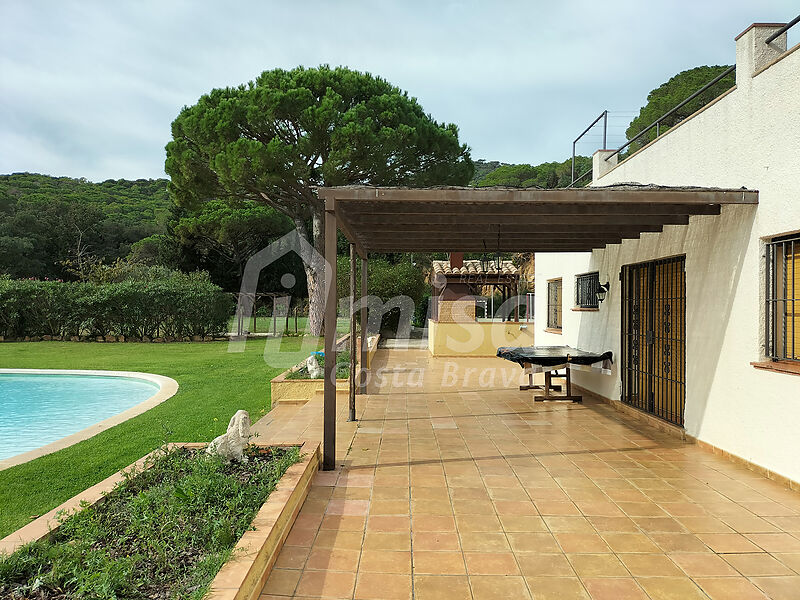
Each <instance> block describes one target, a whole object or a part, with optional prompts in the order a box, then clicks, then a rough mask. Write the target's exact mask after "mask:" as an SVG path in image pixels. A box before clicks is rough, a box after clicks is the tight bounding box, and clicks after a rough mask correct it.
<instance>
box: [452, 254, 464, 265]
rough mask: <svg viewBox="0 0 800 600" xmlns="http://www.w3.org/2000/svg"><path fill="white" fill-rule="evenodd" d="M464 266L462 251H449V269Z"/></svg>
mask: <svg viewBox="0 0 800 600" xmlns="http://www.w3.org/2000/svg"><path fill="white" fill-rule="evenodd" d="M463 266H464V253H463V252H451V253H450V268H451V269H460V268H461V267H463Z"/></svg>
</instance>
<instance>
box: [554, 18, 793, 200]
mask: <svg viewBox="0 0 800 600" xmlns="http://www.w3.org/2000/svg"><path fill="white" fill-rule="evenodd" d="M798 23H800V15H798V16H796V17H795V18H794V19H792V20H791V21H789V22H788V23H787V24H786V25H784V26H783V27H781V28H780V29H778V30H777V31H776V32H775V33H773V34H772V35H771V36H769V37H768V38H767V39H766V40H764V43H766V44H771V43H772V42H773V41H775V40H776V39H777V38H778V37H780V36H781V35H783V34H784V33H786V32H787V31H788V30H789V29H791V28H792V27H794V26H795V25H797V24H798ZM734 71H736V66H735V65H734V66H731V67H728V68H727V69H725V71H723V72H722V73H720V74H719V75H717V76H716V77H715V78H714V79H712V80H711V81H709V82H708V83H707V84H705V85H704V86H703V87H701V88H700V89H699V90H697V91H696V92H694V93H693V94H692V95H691V96H689V97H688V98H686V99H685V100H683V102H681V103H680V104H678V105H677V106H674V107H673V108H671V109H670V110H668V111H667V112H665V113H664V114H663V115H661V116H660V117H659V118H658V119H656V120H655V121H653V122H652V123H650V125H648V126H647V127H645V128H644V129H643V130H642V131H640V132H639V133H638V134H636V135H635V136H634V137H633V138H631V139H630V140H628V141H627V142H625V143H624V144H622V145H621V146H620V147H619V148H617V149H616V150H614V152H612V153H611V154H609V155H608V156H606V157H605V159H604V160H610V159H611V157H612V156H616V155H618V154H619V153H620V152H622V151H623V150H625V148H627V147H628V146H630V145H631V144H633V143H634V142H636V141H637V140H639V139H640V138H641V137H642V136H644V135H646V134H647V133H648V132H650V131H652V129H653V128H655V130H656V137H658V136H659V135H661V124H662V123H663V122H664V120H665V119H667V118H669V117H671V116H672V115H673V114H675V112H676V111H678V110H679V109H681V108H683V107H684V106H686V105H687V104H688V103H689V102H691V101H692V100H694V99H695V98H697V97H698V96H700V94H702V93H703V92H705V91H706V90H708V89H709V88H711V87H713V86H714V85H715V84H717V83H719V82H720V81H721V80H722V79H724V78H725V77H727V76H728V75H730V74H731V73H733V72H734ZM600 119H603V149H605V147H606V139H607V137H606V136H607V131H608V110H604V111H603V112H602V113H600V115H599V116H598V117H597V118H596V119H595V120H594V121H592V123H591V124H590V125H589V126H588V127H587V128H586V129H584V130H583V131H582V132H581V134H580V135H579V136H578V137H576V138H575V140H573V142H572V181H571V182H570V184H569V185H568V186H567V188H571V187H573V186H574V185H575V184H576V183H578V182H579V181H581V180H582V179H583V178H584V177H586V176H587V175H589V174H591V172H592V169H591V168H589V169H588V170H587V171H585V172H584V173H581V174H580V175H578V177H575V145H576V144H577V143H578V141H579V140H580V139H581V138H582V137H583V136H584V135H586V133H587V132H588V131H589V130H590V129H591V128H592V127H594V126H595V125H597V123H598V122H599V121H600Z"/></svg>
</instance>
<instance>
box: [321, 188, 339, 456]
mask: <svg viewBox="0 0 800 600" xmlns="http://www.w3.org/2000/svg"><path fill="white" fill-rule="evenodd" d="M336 308H337V298H336V212H335V202H334V199H333V198H332V197H328V198H327V199H326V201H325V321H324V325H325V333H324V337H325V380H324V383H323V399H322V404H323V409H322V411H323V417H322V468H323V470H325V471H331V470H333V469H335V468H336Z"/></svg>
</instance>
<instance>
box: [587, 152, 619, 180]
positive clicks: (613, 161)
mask: <svg viewBox="0 0 800 600" xmlns="http://www.w3.org/2000/svg"><path fill="white" fill-rule="evenodd" d="M614 152H617V151H616V150H597V151H595V153H594V154H592V183H594V182H596V181H597V180H598V179H600V178H601V177H602V176H603V175H605V174H606V173H608V172H609V171H610V170H611V169H613V168H614V167H616V166H617V161H618V160H619V152H617V154H614ZM612 154H614V156H612V157H611V158H610V159H608V160H606V157H607V156H611V155H612Z"/></svg>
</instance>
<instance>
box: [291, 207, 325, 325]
mask: <svg viewBox="0 0 800 600" xmlns="http://www.w3.org/2000/svg"><path fill="white" fill-rule="evenodd" d="M323 217H324V214H323V211H322V210H314V211H313V214H312V218H311V239H310V240H309V235H308V228H307V227H306V224H305V223H304V222H303V221H302V219H295V226H296V227H297V231H298V232H299V233H300V235H301V236H303V237H304V238H305V239H306V240H308V241H309V242H310V243H311V244H312V245H313V246H314V249H315V250H316V251H317V253H318V256H321V257H324V255H325V231H324V228H323V226H322V225H323ZM303 268H304V270H305V272H306V285H307V287H308V333H309V335H313V336H321V335H322V334H323V332H324V326H323V325H324V323H323V321H324V316H325V272H324V262H323V263H322V265H321V267H320V268H314V265H312V264H309V262H308V261H304V262H303Z"/></svg>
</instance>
